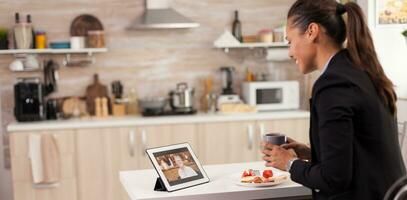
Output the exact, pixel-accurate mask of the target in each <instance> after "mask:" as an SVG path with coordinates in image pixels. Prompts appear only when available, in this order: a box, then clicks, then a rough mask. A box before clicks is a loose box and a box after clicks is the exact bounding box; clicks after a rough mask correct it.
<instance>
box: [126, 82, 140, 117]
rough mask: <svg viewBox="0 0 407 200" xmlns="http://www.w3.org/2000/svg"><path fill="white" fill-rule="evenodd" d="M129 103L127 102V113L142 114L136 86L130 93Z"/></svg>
mask: <svg viewBox="0 0 407 200" xmlns="http://www.w3.org/2000/svg"><path fill="white" fill-rule="evenodd" d="M127 99H128V104H127V114H129V115H138V114H140V111H139V105H138V98H137V92H136V89H135V88H132V89H131V90H130V94H129V95H128V98H127Z"/></svg>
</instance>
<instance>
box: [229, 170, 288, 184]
mask: <svg viewBox="0 0 407 200" xmlns="http://www.w3.org/2000/svg"><path fill="white" fill-rule="evenodd" d="M242 173H243V172H242ZM260 174H263V170H260ZM241 176H242V174H241V173H240V174H235V175H233V179H234V181H235V183H236V185H240V186H245V187H270V186H274V185H278V184H281V183H284V182H286V181H288V180H289V177H290V173H288V172H284V171H278V170H273V177H274V178H275V181H273V182H266V183H242V182H241V181H240V179H241Z"/></svg>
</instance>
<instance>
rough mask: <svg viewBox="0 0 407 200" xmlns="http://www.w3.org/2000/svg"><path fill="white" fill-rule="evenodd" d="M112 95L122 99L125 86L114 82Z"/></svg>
mask: <svg viewBox="0 0 407 200" xmlns="http://www.w3.org/2000/svg"><path fill="white" fill-rule="evenodd" d="M111 86H112V93H113V95H114V97H115V98H116V99H121V98H122V96H123V85H122V83H121V82H120V81H113V82H112V84H111Z"/></svg>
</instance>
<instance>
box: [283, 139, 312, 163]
mask: <svg viewBox="0 0 407 200" xmlns="http://www.w3.org/2000/svg"><path fill="white" fill-rule="evenodd" d="M281 147H283V148H284V149H293V150H294V151H295V153H296V154H297V156H298V158H300V159H303V160H311V148H309V147H308V146H307V145H306V144H303V143H299V142H297V141H295V140H293V139H291V138H289V137H287V143H286V144H283V145H281Z"/></svg>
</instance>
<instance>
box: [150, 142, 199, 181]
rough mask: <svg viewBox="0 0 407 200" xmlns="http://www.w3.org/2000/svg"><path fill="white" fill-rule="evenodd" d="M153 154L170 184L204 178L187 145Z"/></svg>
mask: <svg viewBox="0 0 407 200" xmlns="http://www.w3.org/2000/svg"><path fill="white" fill-rule="evenodd" d="M153 155H154V157H155V159H156V161H157V163H158V164H159V166H160V169H161V171H162V172H163V174H164V176H165V177H166V178H167V180H168V183H169V184H170V186H173V185H177V184H181V183H186V182H190V181H194V180H198V179H202V178H203V175H202V172H201V171H200V170H199V168H198V165H197V164H196V162H195V160H194V158H193V157H192V155H191V153H190V151H189V150H188V148H187V147H183V148H179V149H173V150H168V151H162V152H157V153H153Z"/></svg>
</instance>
